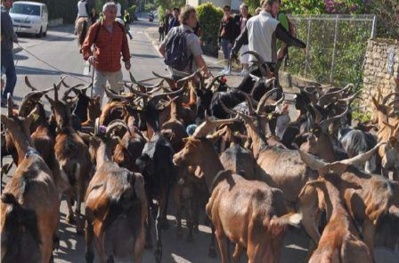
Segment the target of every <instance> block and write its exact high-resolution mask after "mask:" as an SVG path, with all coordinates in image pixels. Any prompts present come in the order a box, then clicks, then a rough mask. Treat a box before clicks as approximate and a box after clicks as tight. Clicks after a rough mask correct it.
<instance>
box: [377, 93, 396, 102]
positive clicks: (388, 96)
mask: <svg viewBox="0 0 399 263" xmlns="http://www.w3.org/2000/svg"><path fill="white" fill-rule="evenodd" d="M393 95H397V96H399V92H391V93H390V94H388V95H386V96H385V97H384V99H383V100H382V103H381V104H382V105H385V104H387V102H388V100H389V98H390V97H392V96H393Z"/></svg>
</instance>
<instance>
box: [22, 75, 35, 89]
mask: <svg viewBox="0 0 399 263" xmlns="http://www.w3.org/2000/svg"><path fill="white" fill-rule="evenodd" d="M25 84H26V86H28V88H30V89H31V90H33V91H35V90H38V89H37V88H35V87H33V85H32V84H31V83H30V81H29V78H28V76H25Z"/></svg>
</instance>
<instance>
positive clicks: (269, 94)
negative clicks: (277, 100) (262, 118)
mask: <svg viewBox="0 0 399 263" xmlns="http://www.w3.org/2000/svg"><path fill="white" fill-rule="evenodd" d="M277 90H278V88H274V89H272V90H269V91H268V92H266V93H265V94H263V96H262V98H260V100H259V103H258V107H257V108H256V113H257V114H260V111H261V110H262V109H263V107H264V106H265V104H266V101H267V99H268V98H269V97H270V96H271V95H272V94H273V93H274V92H276V91H277Z"/></svg>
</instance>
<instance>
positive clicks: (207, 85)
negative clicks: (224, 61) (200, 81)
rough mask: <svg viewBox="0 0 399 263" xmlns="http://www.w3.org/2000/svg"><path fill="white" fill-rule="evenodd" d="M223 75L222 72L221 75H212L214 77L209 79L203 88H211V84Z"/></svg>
mask: <svg viewBox="0 0 399 263" xmlns="http://www.w3.org/2000/svg"><path fill="white" fill-rule="evenodd" d="M223 77H224V75H223V74H222V75H217V76H214V77H213V78H212V79H211V81H209V82H208V84H206V86H205V89H206V90H209V89H211V88H212V86H213V84H215V82H216V81H220V79H221V78H223Z"/></svg>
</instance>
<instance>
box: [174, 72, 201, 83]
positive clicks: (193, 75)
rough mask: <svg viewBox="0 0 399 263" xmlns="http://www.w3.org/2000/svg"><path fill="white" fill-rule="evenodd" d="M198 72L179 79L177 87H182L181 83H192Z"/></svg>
mask: <svg viewBox="0 0 399 263" xmlns="http://www.w3.org/2000/svg"><path fill="white" fill-rule="evenodd" d="M199 70H201V69H199ZM198 72H199V71H198V70H197V71H195V72H194V73H193V74H191V75H189V76H187V77H184V78H181V79H179V80H178V81H176V86H177V87H180V83H185V82H187V81H190V80H192V79H194V78H195V76H196V75H197V73H198Z"/></svg>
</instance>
